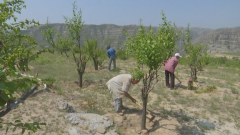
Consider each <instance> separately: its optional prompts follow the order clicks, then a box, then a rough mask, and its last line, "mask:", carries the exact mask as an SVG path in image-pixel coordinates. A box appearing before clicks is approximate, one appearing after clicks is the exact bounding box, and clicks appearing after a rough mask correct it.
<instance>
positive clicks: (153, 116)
mask: <svg viewBox="0 0 240 135" xmlns="http://www.w3.org/2000/svg"><path fill="white" fill-rule="evenodd" d="M136 104H137V105H138V106H139V107H141V108H143V106H142V105H140V104H139V103H138V102H136ZM146 111H147V112H148V113H149V114H150V115H151V116H152V117H151V118H149V117H147V118H148V119H149V122H151V121H153V120H154V119H155V117H156V116H155V115H153V114H152V113H151V112H150V111H149V110H148V109H146Z"/></svg>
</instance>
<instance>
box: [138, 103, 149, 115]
mask: <svg viewBox="0 0 240 135" xmlns="http://www.w3.org/2000/svg"><path fill="white" fill-rule="evenodd" d="M136 104H137V105H138V106H139V107H141V108H143V106H142V105H140V104H139V103H138V102H136ZM146 111H147V112H148V113H150V114H151V112H150V111H149V110H148V109H146Z"/></svg>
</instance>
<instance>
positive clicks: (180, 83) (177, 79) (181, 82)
mask: <svg viewBox="0 0 240 135" xmlns="http://www.w3.org/2000/svg"><path fill="white" fill-rule="evenodd" d="M174 76H175V78H176V79H177V80H178V81H179V83H178V84H177V85H176V87H178V86H180V84H181V83H182V82H181V81H180V80H179V79H178V78H177V76H176V75H174Z"/></svg>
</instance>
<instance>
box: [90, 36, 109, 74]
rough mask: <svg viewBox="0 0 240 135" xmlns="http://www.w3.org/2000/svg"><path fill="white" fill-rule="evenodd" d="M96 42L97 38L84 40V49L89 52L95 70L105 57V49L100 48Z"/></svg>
mask: <svg viewBox="0 0 240 135" xmlns="http://www.w3.org/2000/svg"><path fill="white" fill-rule="evenodd" d="M97 42H98V39H97V38H95V39H93V40H90V39H89V38H87V40H86V41H85V48H86V51H87V52H88V53H89V55H90V57H91V58H92V60H93V64H94V68H95V70H98V66H102V64H103V61H104V60H106V59H107V55H106V52H105V50H104V49H100V48H99V46H98V44H97Z"/></svg>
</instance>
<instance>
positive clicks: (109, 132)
mask: <svg viewBox="0 0 240 135" xmlns="http://www.w3.org/2000/svg"><path fill="white" fill-rule="evenodd" d="M105 135H118V133H116V132H115V130H110V131H108V132H107V133H106V134H105Z"/></svg>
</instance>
